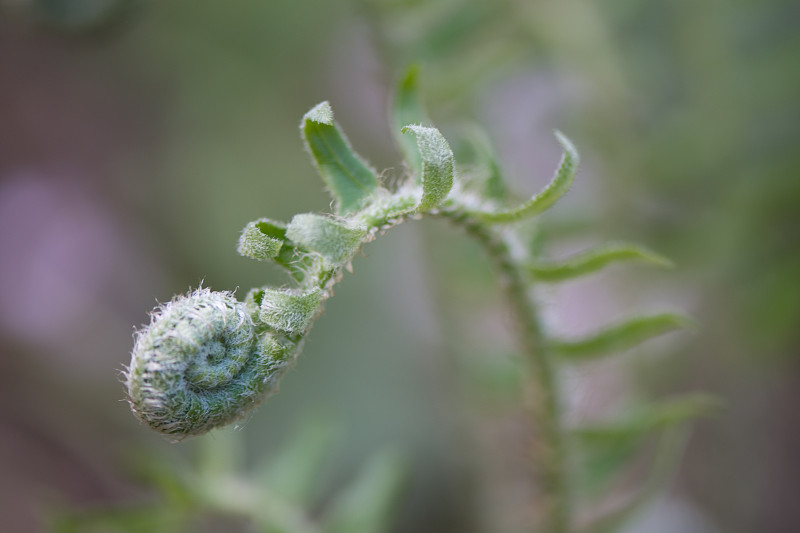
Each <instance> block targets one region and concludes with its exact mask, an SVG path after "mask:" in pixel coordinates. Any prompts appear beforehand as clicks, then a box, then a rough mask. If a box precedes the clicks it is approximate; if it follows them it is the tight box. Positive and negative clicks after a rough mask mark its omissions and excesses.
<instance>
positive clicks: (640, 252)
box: [528, 243, 672, 282]
mask: <svg viewBox="0 0 800 533" xmlns="http://www.w3.org/2000/svg"><path fill="white" fill-rule="evenodd" d="M617 261H645V262H648V263H652V264H654V265H659V266H664V267H670V266H672V262H671V261H670V260H669V259H667V258H665V257H663V256H661V255H659V254H657V253H655V252H651V251H650V250H648V249H646V248H643V247H641V246H636V245H635V244H625V243H613V244H607V245H605V246H600V247H598V248H593V249H591V250H586V251H584V252H581V253H579V254H576V255H573V256H572V257H568V258H567V259H564V260H562V261H553V262H537V263H533V264H531V265H529V266H528V271H529V272H530V274H531V276H533V278H534V280H536V281H547V282H556V281H564V280H568V279H573V278H577V277H580V276H583V275H585V274H590V273H592V272H595V271H597V270H600V269H602V268H603V267H605V266H606V265H608V264H610V263H614V262H617Z"/></svg>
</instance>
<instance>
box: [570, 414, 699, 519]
mask: <svg viewBox="0 0 800 533" xmlns="http://www.w3.org/2000/svg"><path fill="white" fill-rule="evenodd" d="M687 441H688V431H687V430H686V428H681V427H679V428H671V429H669V430H667V431H664V432H663V434H662V435H661V437H660V438H659V442H658V446H657V448H656V451H655V456H654V457H653V465H652V467H651V470H650V473H649V475H648V477H647V479H645V480H644V483H642V484H641V486H640V487H639V490H638V491H637V492H636V494H635V495H634V496H633V497H632V498H631V499H630V500H629V501H627V502H626V503H625V504H623V505H622V506H620V507H619V508H617V509H615V510H613V511H611V512H610V513H608V514H606V515H603V516H601V517H600V518H598V519H596V520H595V521H593V522H591V523H590V524H589V525H588V526H587V527H585V528H583V529H581V530H580V532H579V533H615V532H618V531H621V530H622V528H623V527H624V526H625V525H626V524H628V522H630V521H631V520H632V519H633V518H634V517H635V516H636V515H637V514H638V513H639V512H640V511H641V510H642V509H644V508H645V507H646V506H647V505H648V504H649V503H650V502H652V501H653V500H654V499H655V498H656V497H657V496H658V495H659V494H660V493H661V491H662V490H663V489H664V488H665V487H666V486H667V485H668V484H669V483H670V480H671V479H672V477H673V476H674V473H675V472H676V471H677V469H678V465H679V464H680V459H681V456H682V455H683V452H684V450H685V449H686V443H687Z"/></svg>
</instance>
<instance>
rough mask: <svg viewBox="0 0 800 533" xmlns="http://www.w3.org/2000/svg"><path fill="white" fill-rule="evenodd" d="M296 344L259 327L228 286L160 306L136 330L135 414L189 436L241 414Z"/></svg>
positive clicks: (131, 385)
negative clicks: (146, 323)
mask: <svg viewBox="0 0 800 533" xmlns="http://www.w3.org/2000/svg"><path fill="white" fill-rule="evenodd" d="M291 348H292V346H291V345H290V344H289V343H287V342H286V341H285V340H282V339H280V338H278V337H276V336H275V335H273V334H272V333H270V332H260V331H259V328H258V327H257V325H256V324H255V323H254V321H253V319H252V317H251V311H250V310H249V309H248V308H247V306H246V305H245V304H244V303H241V302H238V301H237V300H236V299H235V298H234V296H233V295H232V294H231V293H229V292H216V291H211V290H209V289H205V288H200V289H197V290H195V291H194V292H192V293H190V294H188V295H182V296H178V297H176V298H175V299H173V300H172V301H171V302H169V303H167V304H166V305H164V306H162V307H160V308H158V309H156V310H155V311H154V313H153V314H152V320H151V322H150V324H149V325H148V326H147V327H145V328H143V329H142V330H140V331H139V332H138V333H137V334H136V342H135V344H134V348H133V352H132V354H131V364H130V367H129V368H128V370H127V372H126V385H127V389H128V401H129V402H130V405H131V408H132V409H133V411H134V413H136V416H137V417H138V418H139V419H140V420H142V421H143V422H145V423H146V424H147V425H149V426H150V427H151V428H153V429H155V430H156V431H159V432H161V433H166V434H168V435H172V436H189V435H197V434H200V433H205V432H206V431H208V430H210V429H213V428H215V427H218V426H221V425H225V424H228V423H231V422H233V421H235V420H238V419H241V418H242V417H243V416H245V414H246V413H247V411H248V410H249V409H250V408H252V407H253V406H254V405H255V404H256V403H257V402H258V401H259V400H260V399H261V398H263V397H264V396H265V395H267V394H269V393H271V392H275V391H276V390H277V385H278V379H279V378H280V376H281V375H282V373H283V371H284V370H285V369H286V368H287V367H288V366H289V364H290V363H291V361H292V357H291V352H292V351H293V350H292V349H291Z"/></svg>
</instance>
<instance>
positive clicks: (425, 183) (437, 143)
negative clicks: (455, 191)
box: [401, 124, 455, 212]
mask: <svg viewBox="0 0 800 533" xmlns="http://www.w3.org/2000/svg"><path fill="white" fill-rule="evenodd" d="M401 131H402V132H403V133H406V132H409V131H410V132H411V133H413V134H414V135H416V137H417V147H418V148H419V154H420V156H421V157H422V200H421V201H420V203H419V206H418V207H417V209H418V210H419V211H423V212H424V211H429V210H431V209H433V208H434V207H436V206H437V205H439V204H440V203H441V202H442V200H444V199H445V198H446V197H447V194H448V193H449V192H450V189H451V188H452V187H453V173H454V165H455V163H454V158H453V151H452V150H451V149H450V145H449V144H447V141H446V140H445V138H444V136H443V135H442V134H441V133H440V132H439V130H437V129H436V128H428V127H425V126H418V125H414V124H410V125H408V126H406V127H404V128H403V129H402V130H401Z"/></svg>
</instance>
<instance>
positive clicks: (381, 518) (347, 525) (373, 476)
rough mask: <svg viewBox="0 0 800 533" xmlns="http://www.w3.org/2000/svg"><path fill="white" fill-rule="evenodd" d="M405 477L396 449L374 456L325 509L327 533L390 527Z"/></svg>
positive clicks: (373, 531) (376, 530)
mask: <svg viewBox="0 0 800 533" xmlns="http://www.w3.org/2000/svg"><path fill="white" fill-rule="evenodd" d="M404 478H405V466H404V461H403V459H402V457H401V456H400V455H399V454H398V453H397V452H394V451H391V450H387V451H384V452H382V453H379V454H377V455H376V456H374V457H372V458H371V459H370V461H369V462H368V463H367V464H366V465H365V466H364V467H363V469H362V470H361V472H360V473H359V476H358V478H357V479H356V480H355V481H354V482H353V484H352V485H350V486H349V487H348V488H346V489H345V490H344V491H343V492H341V493H340V494H339V495H338V497H337V498H336V500H335V501H334V502H333V504H332V507H331V509H330V510H329V511H328V513H326V516H325V524H326V525H325V528H324V530H325V533H381V532H385V531H388V530H389V526H390V525H391V515H392V512H393V511H394V508H395V506H396V504H397V499H398V496H399V494H400V491H401V489H402V486H403V481H404Z"/></svg>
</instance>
